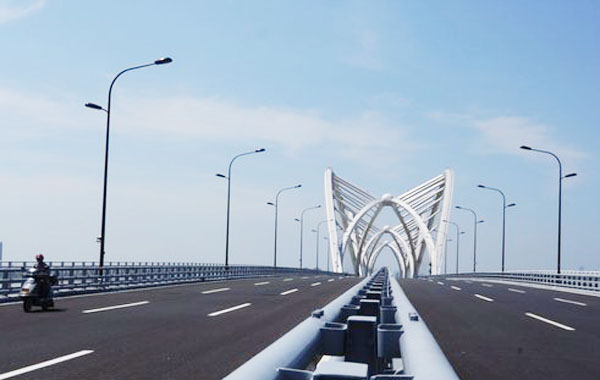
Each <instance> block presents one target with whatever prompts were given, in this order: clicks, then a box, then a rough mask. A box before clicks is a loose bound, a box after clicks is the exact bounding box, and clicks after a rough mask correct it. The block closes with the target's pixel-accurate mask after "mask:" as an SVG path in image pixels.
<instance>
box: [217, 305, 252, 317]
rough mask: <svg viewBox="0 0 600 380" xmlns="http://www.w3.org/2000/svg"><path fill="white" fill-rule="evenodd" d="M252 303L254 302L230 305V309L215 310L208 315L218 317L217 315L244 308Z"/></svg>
mask: <svg viewBox="0 0 600 380" xmlns="http://www.w3.org/2000/svg"><path fill="white" fill-rule="evenodd" d="M250 305H252V304H251V303H243V304H241V305H237V306H234V307H230V308H229V309H224V310H219V311H215V312H214V313H210V314H208V316H209V317H216V316H217V315H221V314H225V313H229V312H231V311H236V310H239V309H243V308H245V307H248V306H250Z"/></svg>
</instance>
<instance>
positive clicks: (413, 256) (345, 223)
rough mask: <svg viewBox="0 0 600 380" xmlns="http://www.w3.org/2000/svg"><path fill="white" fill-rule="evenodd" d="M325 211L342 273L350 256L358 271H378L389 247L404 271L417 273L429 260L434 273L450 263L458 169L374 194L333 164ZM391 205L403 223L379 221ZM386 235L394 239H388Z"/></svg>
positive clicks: (331, 250) (334, 259) (335, 262)
mask: <svg viewBox="0 0 600 380" xmlns="http://www.w3.org/2000/svg"><path fill="white" fill-rule="evenodd" d="M324 184H325V212H326V214H327V220H328V222H327V232H328V233H329V244H330V247H329V254H330V256H331V257H330V259H331V262H332V265H333V270H334V271H336V272H342V271H343V262H344V257H345V256H346V255H349V257H350V259H351V262H352V266H353V268H354V272H355V273H356V274H357V275H361V276H364V275H366V274H368V273H370V272H372V271H373V268H374V265H375V261H376V260H377V257H378V256H379V253H380V252H381V251H382V250H383V249H384V248H386V247H387V248H389V249H391V250H392V252H393V253H394V256H395V258H396V261H397V262H398V269H399V271H400V274H401V275H402V276H404V277H413V276H415V275H416V274H418V273H419V270H420V269H421V268H420V267H421V263H422V262H423V259H426V260H425V261H427V262H429V263H430V265H431V273H432V274H440V273H441V268H443V267H444V255H443V253H444V248H445V245H446V235H447V231H448V223H444V222H443V220H449V219H450V212H451V209H452V208H451V205H452V194H453V190H454V172H453V171H452V169H446V170H444V172H443V173H442V174H440V175H438V176H436V177H434V178H432V179H430V180H428V181H426V182H424V183H422V184H420V185H418V186H416V187H414V188H412V189H410V190H408V191H406V192H405V193H403V194H400V195H397V196H394V195H392V194H383V195H382V196H381V197H378V198H376V197H374V196H373V195H371V194H369V193H368V192H367V191H365V190H363V189H361V188H360V187H358V186H356V185H354V184H352V183H350V182H348V181H346V180H344V179H342V178H340V177H338V176H337V175H336V174H335V173H334V172H333V170H332V169H331V168H329V169H327V170H326V171H325V177H324ZM385 208H391V209H392V210H393V212H394V214H395V215H396V217H397V219H398V220H397V224H395V225H391V226H390V225H385V226H382V227H380V226H379V225H378V223H377V222H378V217H379V215H380V213H381V211H382V210H383V209H385ZM383 235H386V236H388V237H390V238H391V240H388V241H383V240H382V236H383Z"/></svg>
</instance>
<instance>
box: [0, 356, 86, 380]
mask: <svg viewBox="0 0 600 380" xmlns="http://www.w3.org/2000/svg"><path fill="white" fill-rule="evenodd" d="M92 352H94V351H92V350H83V351H79V352H75V353H73V354H70V355H65V356H61V357H60V358H56V359H52V360H47V361H45V362H41V363H39V364H34V365H30V366H28V367H23V368H21V369H17V370H14V371H10V372H5V373H2V374H0V380H4V379H9V378H11V377H15V376H19V375H22V374H24V373H27V372H31V371H35V370H36V369H40V368H44V367H49V366H51V365H54V364H58V363H62V362H66V361H67V360H71V359H75V358H78V357H80V356H84V355H89V354H91V353H92Z"/></svg>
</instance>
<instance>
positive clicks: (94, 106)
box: [85, 57, 173, 275]
mask: <svg viewBox="0 0 600 380" xmlns="http://www.w3.org/2000/svg"><path fill="white" fill-rule="evenodd" d="M171 62H173V60H172V59H171V58H169V57H165V58H160V59H157V60H156V61H154V62H152V63H148V64H145V65H140V66H134V67H130V68H127V69H125V70H123V71H121V72H120V73H118V74H117V76H115V78H114V79H113V80H112V82H111V83H110V87H109V88H108V106H107V108H106V109H104V108H102V107H101V106H99V105H97V104H94V103H86V104H85V106H86V107H88V108H91V109H94V110H101V111H104V112H106V147H105V151H104V187H103V192H102V227H101V230H100V237H99V240H100V265H99V267H98V269H99V271H98V273H99V274H100V275H102V267H103V266H104V253H105V252H104V245H105V243H106V235H105V230H106V229H105V227H106V186H107V182H108V142H109V137H110V106H111V96H112V89H113V86H114V84H115V82H116V81H117V79H118V78H119V77H120V76H121V75H122V74H124V73H126V72H128V71H132V70H137V69H141V68H144V67H148V66H154V65H164V64H167V63H171Z"/></svg>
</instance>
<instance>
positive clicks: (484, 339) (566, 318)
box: [401, 279, 600, 380]
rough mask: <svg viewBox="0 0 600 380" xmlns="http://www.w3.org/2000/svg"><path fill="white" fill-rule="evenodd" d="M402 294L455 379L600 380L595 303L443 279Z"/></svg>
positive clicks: (405, 284) (599, 314)
mask: <svg viewBox="0 0 600 380" xmlns="http://www.w3.org/2000/svg"><path fill="white" fill-rule="evenodd" d="M401 286H402V288H403V290H404V291H405V293H406V295H407V296H408V298H409V299H410V301H411V302H412V304H413V306H414V307H415V308H416V309H417V311H418V312H419V314H420V315H421V316H422V317H423V319H424V320H425V322H426V323H427V325H428V326H429V329H430V330H431V332H432V334H433V335H434V336H435V338H436V340H437V341H438V343H439V344H440V346H441V348H442V350H443V351H444V353H445V354H446V356H447V357H448V359H449V361H450V362H451V364H452V365H453V366H454V368H455V370H456V372H457V374H458V375H459V377H460V378H461V379H466V380H469V379H486V380H493V379H529V380H530V379H544V380H547V379H600V353H599V349H598V348H599V347H600V323H599V322H600V298H598V297H593V296H584V295H579V294H569V293H564V292H555V291H550V290H542V289H534V288H531V287H524V286H515V285H505V284H498V283H485V282H471V281H465V280H460V281H454V280H448V279H440V280H439V282H438V281H432V282H430V281H421V280H402V281H401ZM453 287H454V288H453ZM557 299H558V300H557ZM526 313H531V314H529V315H527V314H526ZM539 317H541V318H544V319H545V320H543V319H540V318H539ZM551 322H555V323H558V325H557V324H552V323H551ZM568 328H574V330H570V329H568Z"/></svg>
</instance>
